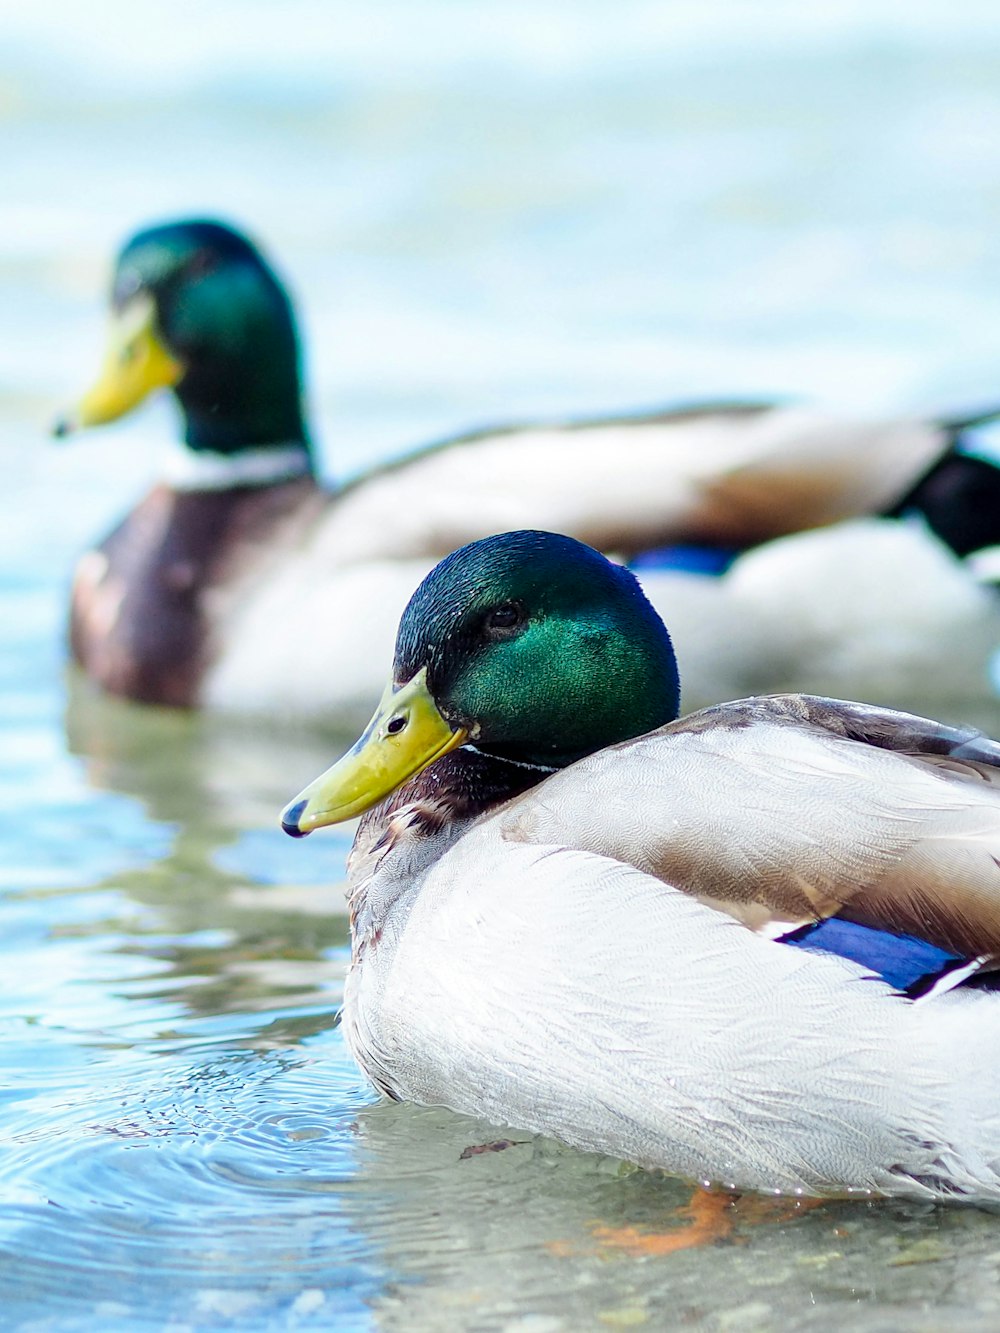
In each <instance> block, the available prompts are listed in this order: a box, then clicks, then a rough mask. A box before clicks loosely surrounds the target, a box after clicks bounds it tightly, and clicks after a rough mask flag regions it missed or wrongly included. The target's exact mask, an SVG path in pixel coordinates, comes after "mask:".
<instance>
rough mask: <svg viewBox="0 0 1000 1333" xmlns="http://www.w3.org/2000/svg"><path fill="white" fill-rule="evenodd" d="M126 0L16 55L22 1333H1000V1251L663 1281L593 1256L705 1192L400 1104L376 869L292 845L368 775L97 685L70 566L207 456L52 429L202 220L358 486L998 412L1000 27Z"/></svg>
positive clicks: (948, 12) (751, 1216) (13, 1036)
mask: <svg viewBox="0 0 1000 1333" xmlns="http://www.w3.org/2000/svg"><path fill="white" fill-rule="evenodd" d="M99 9H100V15H99V17H98V16H97V11H96V10H92V9H91V8H90V7H83V8H81V9H79V10H77V9H76V8H74V7H70V6H67V5H65V4H60V3H58V2H57V0H39V3H37V4H36V5H34V6H32V8H31V9H30V11H29V10H27V9H24V10H23V11H21V10H19V11H18V12H14V10H13V8H12V7H10V9H9V12H5V14H4V25H3V31H2V35H0V61H2V70H3V76H4V77H3V80H2V82H0V127H2V129H3V132H4V148H3V153H4V162H5V181H6V186H7V194H8V198H7V201H6V204H5V209H4V212H3V214H2V216H0V334H2V337H0V426H2V430H0V468H2V474H0V475H2V477H3V482H4V484H3V488H2V490H0V515H2V519H3V521H2V523H0V646H2V651H0V826H2V841H0V1328H3V1329H7V1328H10V1329H17V1330H31V1331H32V1333H36V1331H37V1333H49V1331H50V1330H51V1331H52V1333H63V1330H70V1331H71V1333H75V1331H76V1330H80V1331H81V1333H83V1331H85V1333H105V1331H106V1330H114V1331H115V1333H117V1331H118V1330H131V1329H147V1328H148V1329H170V1330H173V1331H174V1333H182V1330H202V1329H228V1328H233V1329H240V1330H254V1329H262V1330H272V1329H274V1330H278V1329H330V1328H334V1329H341V1328H342V1329H347V1330H352V1329H369V1328H385V1329H395V1328H399V1329H404V1328H405V1329H439V1328H440V1329H442V1330H444V1329H449V1330H450V1329H456V1328H461V1329H470V1330H487V1331H489V1333H492V1330H509V1331H510V1333H559V1331H560V1330H566V1331H567V1333H572V1331H573V1330H577V1329H590V1328H593V1329H603V1328H612V1329H614V1328H633V1327H643V1326H648V1327H652V1328H659V1327H677V1328H688V1327H690V1328H703V1329H707V1330H719V1331H720V1333H721V1331H723V1330H758V1329H761V1330H766V1329H772V1328H782V1329H785V1328H796V1329H799V1328H800V1329H813V1328H816V1329H820V1328H823V1329H826V1328H828V1327H830V1326H831V1324H837V1325H839V1326H843V1327H849V1328H852V1329H853V1328H856V1329H862V1330H865V1331H866V1333H879V1331H880V1330H887V1331H888V1330H895V1329H898V1328H900V1327H906V1328H908V1329H913V1330H937V1329H949V1330H951V1329H970V1330H992V1329H994V1328H996V1327H997V1326H998V1324H1000V1280H998V1279H1000V1228H998V1225H997V1220H996V1218H995V1217H994V1216H992V1215H990V1214H987V1213H984V1212H981V1211H977V1210H947V1209H935V1208H929V1207H917V1206H912V1205H907V1206H902V1205H897V1204H879V1205H864V1204H857V1203H854V1204H850V1205H848V1204H830V1205H826V1206H824V1207H822V1208H819V1209H816V1210H813V1211H811V1212H807V1213H805V1214H803V1215H800V1216H794V1217H791V1218H785V1219H782V1217H781V1215H780V1214H778V1215H775V1214H772V1215H769V1216H764V1217H762V1216H760V1215H759V1213H758V1211H756V1210H755V1209H754V1207H753V1206H751V1205H749V1204H741V1205H740V1206H739V1210H738V1214H737V1221H736V1227H735V1231H734V1233H733V1235H732V1236H731V1237H730V1239H729V1240H728V1241H726V1242H723V1243H721V1244H719V1245H717V1246H714V1247H711V1248H707V1249H691V1250H685V1251H681V1252H678V1253H676V1254H673V1255H668V1256H660V1257H655V1256H654V1257H648V1256H646V1257H643V1256H637V1255H634V1254H632V1253H630V1252H628V1251H627V1250H624V1249H621V1248H618V1247H616V1246H613V1245H612V1244H610V1243H609V1242H608V1240H607V1238H606V1236H605V1234H604V1232H603V1231H602V1230H601V1228H609V1227H637V1228H640V1229H645V1228H648V1229H650V1230H655V1229H663V1228H667V1227H676V1226H679V1225H681V1224H682V1223H681V1221H680V1219H678V1218H677V1217H676V1216H675V1215H674V1214H675V1210H676V1209H677V1208H678V1207H680V1206H681V1205H682V1204H683V1203H684V1202H685V1200H686V1198H687V1194H688V1191H687V1190H686V1187H684V1186H683V1185H682V1184H681V1183H679V1182H675V1181H671V1180H669V1179H666V1178H661V1177H658V1176H656V1175H651V1174H646V1173H639V1172H628V1171H622V1170H620V1168H619V1166H618V1164H617V1163H611V1162H607V1161H602V1160H598V1159H593V1158H589V1157H586V1156H583V1155H580V1154H576V1153H572V1152H569V1151H567V1150H563V1149H560V1148H558V1147H556V1146H555V1145H552V1144H547V1143H538V1142H533V1141H532V1142H524V1141H522V1140H523V1136H519V1135H517V1134H513V1135H510V1136H509V1137H511V1138H512V1139H513V1140H514V1142H513V1143H512V1145H511V1146H509V1147H507V1148H505V1149H504V1150H502V1151H497V1152H484V1153H474V1154H471V1155H464V1156H463V1153H464V1150H465V1149H467V1148H469V1147H470V1146H477V1145H482V1144H484V1143H487V1142H492V1141H495V1140H496V1139H497V1138H498V1135H499V1133H500V1131H498V1130H497V1129H496V1127H490V1126H483V1125H478V1124H475V1123H472V1122H470V1121H467V1120H464V1119H462V1118H460V1117H456V1116H453V1115H450V1114H447V1113H445V1112H441V1111H431V1110H424V1109H419V1108H414V1107H405V1106H389V1105H380V1104H375V1103H374V1101H373V1098H372V1097H371V1095H370V1093H369V1092H368V1090H367V1089H366V1087H365V1086H364V1084H363V1083H362V1081H361V1080H360V1078H359V1076H358V1074H357V1073H356V1071H355V1070H354V1067H353V1065H352V1064H351V1062H350V1060H349V1058H348V1057H347V1055H346V1052H345V1050H344V1047H343V1043H342V1041H341V1038H340V1035H339V1032H338V1030H337V1026H336V1011H337V1005H338V1003H339V1000H340V996H341V985H342V979H343V975H344V969H345V966H346V962H347V958H348V943H347V928H346V921H345V918H344V916H343V914H342V897H341V894H340V891H339V888H338V887H337V886H338V885H339V882H340V880H341V876H342V874H343V859H344V855H345V852H346V842H345V841H344V839H343V838H338V837H336V836H333V835H331V836H326V837H322V838H312V839H309V840H308V842H306V843H293V842H291V841H290V840H288V839H285V838H283V836H282V835H281V834H280V833H279V832H278V830H277V827H276V814H277V811H278V810H279V809H280V807H281V805H282V804H283V803H284V802H285V801H286V800H287V799H288V798H289V797H290V796H291V795H292V794H293V793H294V792H296V791H297V790H298V789H299V788H300V787H301V786H302V784H303V783H304V782H305V781H306V780H307V779H308V778H309V777H311V776H313V775H314V774H315V772H316V771H318V769H319V767H320V766H321V765H323V764H325V763H326V762H328V761H329V759H330V758H331V757H332V755H333V754H334V752H335V751H336V750H337V747H338V744H339V741H338V738H335V737H316V736H312V737H309V736H296V735H288V734H280V735H279V734H273V733H268V732H267V731H255V730H252V729H248V728H247V727H244V726H223V725H220V724H218V723H212V722H209V721H206V720H199V719H195V718H187V717H182V716H175V715H170V714H167V713H158V712H155V711H148V710H141V709H137V708H132V707H128V706H124V705H121V704H115V703H112V702H109V701H106V700H101V699H99V698H96V697H94V696H93V694H92V693H91V692H90V691H89V690H88V689H87V688H86V686H84V685H81V683H80V682H78V681H73V680H72V679H70V678H68V677H67V673H66V667H65V652H64V646H63V618H64V607H65V602H66V596H67V585H68V579H69V574H70V570H71V567H72V562H73V559H74V557H75V555H76V553H77V552H78V551H79V550H81V549H82V548H83V547H84V546H85V544H86V542H87V541H88V540H89V539H91V538H93V537H94V536H96V535H98V534H100V533H101V532H102V531H103V530H105V529H106V527H107V526H108V525H109V524H110V523H111V521H112V520H113V519H114V517H115V516H116V515H117V514H118V513H120V512H121V510H122V509H123V508H124V506H125V505H126V504H127V503H129V501H130V499H131V497H133V496H134V495H136V494H137V493H138V491H139V490H140V489H141V487H142V486H143V485H145V484H146V483H147V482H148V479H149V478H150V476H152V475H153V474H154V473H155V468H156V458H155V447H154V446H155V444H156V443H157V442H158V441H162V440H165V439H167V438H169V435H170V431H171V422H170V418H169V413H168V412H166V411H165V410H163V409H161V408H155V407H154V408H152V409H151V410H150V411H149V412H148V413H147V414H146V415H145V416H144V417H142V418H141V419H137V420H136V421H135V422H133V423H126V424H125V425H123V426H122V427H121V428H120V429H115V430H111V431H108V432H105V433H104V434H103V436H101V437H95V438H94V439H93V440H91V441H85V440H81V441H80V442H79V443H78V444H74V445H73V446H72V447H69V446H66V447H63V448H58V449H57V448H56V447H55V446H50V445H49V444H48V443H47V441H46V438H45V425H46V422H47V421H48V420H49V419H50V417H51V416H52V414H53V413H54V411H55V410H56V408H57V407H58V406H59V404H60V402H61V401H63V400H64V399H65V398H66V397H67V396H68V395H70V394H71V393H72V392H73V391H74V390H75V389H76V388H78V387H79V386H80V385H81V384H82V383H83V382H84V381H85V380H86V379H87V377H88V375H89V373H90V371H91V369H92V367H93V364H94V361H95V358H96V355H97V346H98V342H99V338H100V330H101V320H102V312H101V308H100V302H99V300H98V295H97V294H98V292H99V289H100V285H101V283H102V282H103V280H104V273H105V270H106V266H107V263H108V258H109V253H110V250H111V249H112V248H113V246H114V245H115V244H116V243H117V241H118V239H119V238H120V236H121V235H122V234H123V233H124V232H126V231H128V230H129V229H130V228H131V227H133V226H134V225H137V224H139V223H141V222H144V221H146V220H148V219H150V218H152V217H157V216H163V215H165V214H170V213H177V212H190V211H195V210H197V211H201V210H214V211H222V212H224V213H225V214H226V215H228V216H231V217H233V218H236V219H238V220H240V221H243V222H244V223H246V224H248V225H250V226H251V227H252V228H253V229H254V230H255V231H256V232H257V233H258V234H259V235H260V236H261V237H262V238H263V239H264V240H265V241H267V242H269V243H270V245H271V247H272V248H273V250H274V251H275V252H276V254H277V255H278V257H279V259H280V261H281V262H282V266H283V268H284V270H285V271H286V272H287V273H289V274H290V275H291V277H292V279H293V281H294V285H295V287H296V290H297V291H298V293H299V296H300V301H301V304H302V307H303V313H304V319H305V325H306V330H307V333H308V338H309V344H310V362H311V386H312V399H313V403H314V407H315V416H316V419H317V425H318V434H319V435H320V437H321V439H322V441H323V445H324V449H325V454H326V457H327V459H328V461H329V465H330V469H331V471H334V472H342V471H344V470H348V469H351V468H354V467H357V466H360V465H361V464H362V463H363V462H364V461H366V460H369V459H372V458H374V457H378V456H382V455H384V454H385V453H387V452H390V451H393V450H396V449H399V448H402V447H403V446H405V445H407V444H409V443H412V442H413V441H415V440H418V439H420V438H422V437H423V436H425V435H427V434H431V433H434V432H438V431H444V430H448V429H458V428H461V427H464V426H467V425H470V424H473V423H476V422H482V421H484V420H490V419H498V418H502V417H505V416H507V415H514V416H519V415H524V414H527V413H531V412H534V411H581V412H582V411H588V410H595V409H607V408H613V407H616V406H619V405H629V404H639V403H652V402H659V401H668V400H672V399H679V398H690V397H692V396H697V395H699V394H706V393H712V392H718V393H721V394H724V395H732V394H738V393H751V394H760V393H764V392H771V391H774V392H792V391H801V392H803V393H807V394H810V395H813V396H819V397H825V398H831V399H837V400H839V401H845V402H848V403H852V404H854V405H857V406H868V407H875V408H885V409H889V408H899V407H901V406H902V407H908V408H909V407H912V408H915V409H916V408H922V407H926V406H928V405H936V404H937V403H939V402H943V401H944V402H948V403H956V402H957V403H965V402H968V401H973V402H982V401H985V400H987V399H989V398H990V397H991V396H993V395H995V394H996V392H997V390H998V389H1000V375H998V372H997V367H998V366H1000V319H998V315H997V311H998V308H1000V301H998V294H1000V293H998V288H1000V283H998V275H1000V231H998V228H997V226H996V219H997V216H998V205H1000V186H998V184H997V182H998V181H1000V133H997V130H998V129H1000V99H998V96H997V89H998V88H1000V17H998V16H997V12H996V11H995V8H993V7H991V6H988V5H986V4H977V3H972V2H971V0H963V3H959V4H957V5H952V6H948V7H947V8H945V7H941V6H936V5H934V4H932V3H915V4H910V5H908V6H906V7H905V10H904V9H903V8H901V7H900V6H898V5H895V4H891V3H889V0H881V2H880V3H869V4H867V5H864V6H861V5H854V4H850V3H847V0H838V3H834V4H830V5H825V6H823V7H822V10H821V11H820V10H816V9H814V8H810V7H805V6H792V5H785V4H781V3H777V0H767V2H766V3H761V4H759V5H754V6H746V5H743V4H739V3H737V2H736V0H709V3H707V4H703V5H686V4H676V5H675V4H671V5H663V4H653V3H643V2H642V0H627V2H626V3H619V4H615V5H611V4H601V3H596V0H589V2H584V3H581V4H579V5H577V6H574V7H573V8H572V11H571V12H570V11H569V10H567V9H565V8H564V7H562V6H559V5H555V4H549V3H545V2H544V0H543V2H542V3H538V0H535V3H532V4H530V5H528V4H527V3H524V4H522V3H512V4H510V5H507V6H504V7H503V8H501V7H499V6H493V5H489V4H469V5H464V6H459V5H455V4H453V3H448V0H433V2H431V0H421V2H420V3H418V4H410V5H403V4H402V3H401V2H400V3H393V2H392V0H378V3H376V4H374V5H371V6H367V7H365V9H364V12H363V13H361V12H358V11H356V10H355V9H354V7H348V6H346V5H343V4H339V3H334V4H331V5H320V4H315V3H307V0H292V2H291V3H289V4H287V5H283V6H270V5H267V4H264V3H252V0H243V3H241V4H240V5H239V6H237V5H236V4H235V3H229V0H215V2H214V3H212V4H209V5H202V6H195V5H193V4H186V3H181V4H177V5H173V6H170V7H163V6H157V5H153V4H152V3H147V2H146V0H140V2H139V3H137V4H132V5H129V6H125V5H123V4H119V3H117V0H111V2H110V3H108V4H106V5H103V6H100V7H99ZM303 650H304V651H305V650H306V648H305V646H304V649H303ZM956 650H960V646H957V649H956ZM997 721H998V724H1000V719H998V720H997ZM613 943H614V942H613V941H609V947H613Z"/></svg>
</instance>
